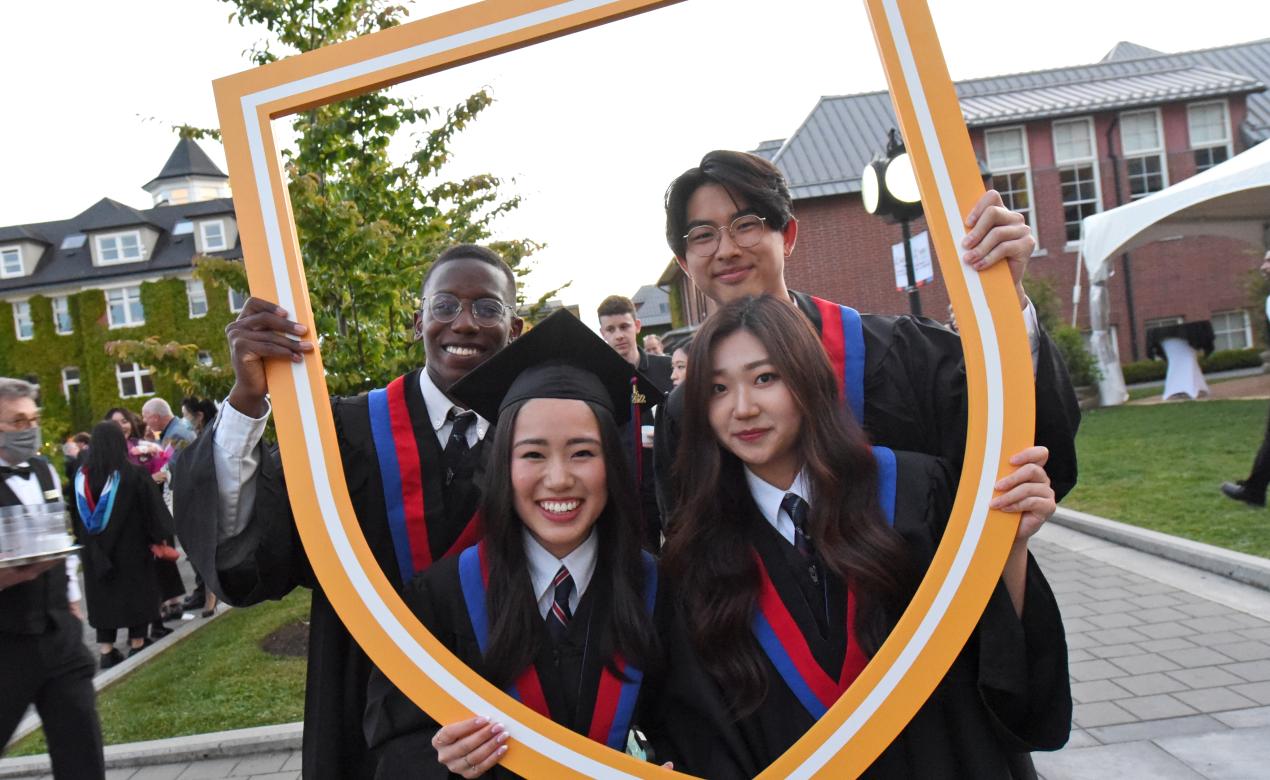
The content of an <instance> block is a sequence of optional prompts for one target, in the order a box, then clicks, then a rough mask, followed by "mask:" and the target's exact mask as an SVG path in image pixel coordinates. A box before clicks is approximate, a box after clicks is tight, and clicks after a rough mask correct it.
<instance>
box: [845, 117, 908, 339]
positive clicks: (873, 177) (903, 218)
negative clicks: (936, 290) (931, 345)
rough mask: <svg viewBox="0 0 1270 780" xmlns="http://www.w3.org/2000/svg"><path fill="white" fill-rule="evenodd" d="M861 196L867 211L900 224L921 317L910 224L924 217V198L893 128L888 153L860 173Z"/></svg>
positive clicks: (906, 260) (890, 133)
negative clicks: (918, 189)
mask: <svg viewBox="0 0 1270 780" xmlns="http://www.w3.org/2000/svg"><path fill="white" fill-rule="evenodd" d="M860 195H861V196H862V197H863V199H864V210H865V211H867V212H869V213H870V214H872V215H873V216H875V217H882V218H883V219H885V220H886V221H888V222H898V223H900V229H901V230H902V231H903V234H904V266H905V269H906V270H907V271H908V285H907V286H906V287H905V290H906V291H907V292H908V305H909V308H910V310H911V311H912V312H913V316H915V317H920V316H922V299H921V298H920V297H919V296H918V294H917V279H916V274H915V273H914V271H913V245H912V241H911V238H912V237H911V235H910V233H909V227H908V223H909V222H910V221H912V220H914V219H916V218H917V217H920V216H921V215H922V197H921V194H920V193H919V192H918V191H917V177H916V176H914V175H913V162H912V160H910V159H909V156H908V152H906V151H905V150H904V142H903V141H902V140H900V134H899V133H898V132H897V131H896V130H895V128H891V130H890V132H889V133H887V141H886V154H885V155H877V156H876V157H874V158H873V160H872V161H870V162H869V164H868V165H866V166H865V167H864V172H863V173H861V174H860Z"/></svg>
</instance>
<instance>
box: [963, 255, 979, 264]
mask: <svg viewBox="0 0 1270 780" xmlns="http://www.w3.org/2000/svg"><path fill="white" fill-rule="evenodd" d="M976 257H977V255H975V253H974V252H967V253H965V254H964V255H962V256H961V259H962V260H965V261H966V262H967V263H969V262H972V261H974V259H975V258H976Z"/></svg>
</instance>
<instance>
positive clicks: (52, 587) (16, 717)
mask: <svg viewBox="0 0 1270 780" xmlns="http://www.w3.org/2000/svg"><path fill="white" fill-rule="evenodd" d="M37 392H38V388H36V387H35V385H32V384H30V383H29V382H24V381H22V380H20V379H9V378H4V377H0V506H17V505H26V506H32V505H37V504H41V503H54V502H58V501H61V500H62V493H61V487H60V486H59V484H58V478H57V474H56V473H55V472H54V470H53V468H52V466H50V465H49V464H48V462H47V461H46V460H44V459H43V458H41V457H39V456H38V455H36V453H37V452H39V449H40V412H39V409H38V407H37V406H36V404H35V398H36V394H37ZM67 587H68V582H67V574H66V563H65V561H63V560H61V559H59V560H55V561H46V562H43V563H36V564H31V565H28V566H20V567H14V568H0V746H3V745H4V744H6V743H7V742H8V741H9V737H10V736H12V735H13V731H14V729H16V728H17V727H18V722H19V721H20V720H21V719H22V715H23V713H25V712H26V708H27V705H28V704H34V705H35V709H36V710H37V711H38V712H39V713H40V719H41V720H42V721H43V723H44V734H45V737H46V738H47V740H48V746H49V756H50V757H51V759H52V761H53V776H54V777H57V778H74V779H75V780H79V779H80V778H99V777H105V774H106V769H105V761H104V759H103V757H102V746H101V725H100V723H99V722H98V720H97V705H96V701H95V695H94V693H93V672H94V671H95V670H96V664H95V663H94V662H93V657H92V655H91V654H90V653H89V652H88V648H87V647H86V646H85V645H84V628H83V626H82V625H81V624H80V622H79V620H78V619H77V618H76V617H75V616H74V615H72V614H71V611H70V606H69V602H68V601H67V597H66V593H67Z"/></svg>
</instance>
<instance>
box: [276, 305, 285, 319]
mask: <svg viewBox="0 0 1270 780" xmlns="http://www.w3.org/2000/svg"><path fill="white" fill-rule="evenodd" d="M273 311H274V313H275V314H277V315H278V316H279V317H285V316H287V310H286V309H284V308H282V307H281V306H275V307H274V309H273Z"/></svg>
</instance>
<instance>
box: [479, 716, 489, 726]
mask: <svg viewBox="0 0 1270 780" xmlns="http://www.w3.org/2000/svg"><path fill="white" fill-rule="evenodd" d="M486 723H489V716H487V715H481V716H480V717H478V718H477V719H476V725H478V726H484V725H485V724H486Z"/></svg>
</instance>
